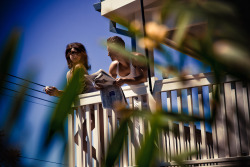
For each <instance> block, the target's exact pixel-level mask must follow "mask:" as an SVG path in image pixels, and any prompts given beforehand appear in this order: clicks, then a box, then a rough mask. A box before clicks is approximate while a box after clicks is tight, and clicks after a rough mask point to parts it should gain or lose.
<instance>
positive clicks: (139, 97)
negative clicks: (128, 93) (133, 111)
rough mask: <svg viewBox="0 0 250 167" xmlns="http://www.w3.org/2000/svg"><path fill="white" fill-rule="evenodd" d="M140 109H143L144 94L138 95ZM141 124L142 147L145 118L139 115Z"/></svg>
mask: <svg viewBox="0 0 250 167" xmlns="http://www.w3.org/2000/svg"><path fill="white" fill-rule="evenodd" d="M138 102H139V104H138V109H139V110H142V109H143V98H142V96H138ZM139 125H140V134H139V135H140V136H142V138H139V140H140V143H139V144H140V147H141V143H142V141H143V140H144V139H145V129H144V118H143V117H139Z"/></svg>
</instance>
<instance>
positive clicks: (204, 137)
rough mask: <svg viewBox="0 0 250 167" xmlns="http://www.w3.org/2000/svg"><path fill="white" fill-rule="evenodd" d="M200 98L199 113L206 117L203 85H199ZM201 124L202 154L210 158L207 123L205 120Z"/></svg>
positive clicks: (204, 157)
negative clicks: (208, 153)
mask: <svg viewBox="0 0 250 167" xmlns="http://www.w3.org/2000/svg"><path fill="white" fill-rule="evenodd" d="M198 100H199V115H200V117H202V118H205V116H204V105H203V91H202V87H198ZM200 126H201V155H202V159H207V158H208V155H207V135H206V127H205V123H204V122H203V121H201V122H200Z"/></svg>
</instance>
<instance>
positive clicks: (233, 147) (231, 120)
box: [224, 83, 240, 157]
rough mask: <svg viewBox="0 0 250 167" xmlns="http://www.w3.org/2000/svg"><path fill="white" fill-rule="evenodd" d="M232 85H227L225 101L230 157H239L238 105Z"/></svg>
mask: <svg viewBox="0 0 250 167" xmlns="http://www.w3.org/2000/svg"><path fill="white" fill-rule="evenodd" d="M232 86H233V87H234V84H233V85H232V83H225V84H224V87H225V100H226V116H227V122H228V124H227V125H228V126H227V128H229V127H230V128H229V129H228V138H229V151H230V152H229V153H230V157H233V156H237V155H239V154H240V140H239V132H238V121H237V113H236V104H235V100H236V98H235V88H233V89H232Z"/></svg>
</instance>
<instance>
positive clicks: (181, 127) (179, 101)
mask: <svg viewBox="0 0 250 167" xmlns="http://www.w3.org/2000/svg"><path fill="white" fill-rule="evenodd" d="M177 107H178V113H179V114H183V110H182V95H181V89H179V90H177ZM179 132H180V152H181V153H184V152H185V142H184V141H185V136H184V124H183V122H179Z"/></svg>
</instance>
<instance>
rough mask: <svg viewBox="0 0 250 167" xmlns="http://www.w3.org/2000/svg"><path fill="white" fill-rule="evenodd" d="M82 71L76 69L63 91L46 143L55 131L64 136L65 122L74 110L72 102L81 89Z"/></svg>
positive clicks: (52, 118) (51, 121)
mask: <svg viewBox="0 0 250 167" xmlns="http://www.w3.org/2000/svg"><path fill="white" fill-rule="evenodd" d="M80 77H81V71H80V70H76V71H75V72H74V75H73V78H72V79H71V81H70V82H69V84H68V86H67V87H66V89H65V90H64V92H63V95H62V96H61V98H60V100H59V103H58V104H57V106H56V108H55V111H54V112H53V115H52V117H51V120H50V126H49V131H48V136H47V138H46V140H45V145H47V144H49V142H50V140H51V139H52V136H53V135H54V134H55V133H59V134H61V135H62V136H63V137H65V135H64V123H65V121H66V119H67V116H68V114H69V113H70V112H71V111H72V104H73V102H74V101H75V100H76V98H77V96H78V94H79V90H81V86H82V85H81V84H80V82H79V81H80V80H81V78H80Z"/></svg>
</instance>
